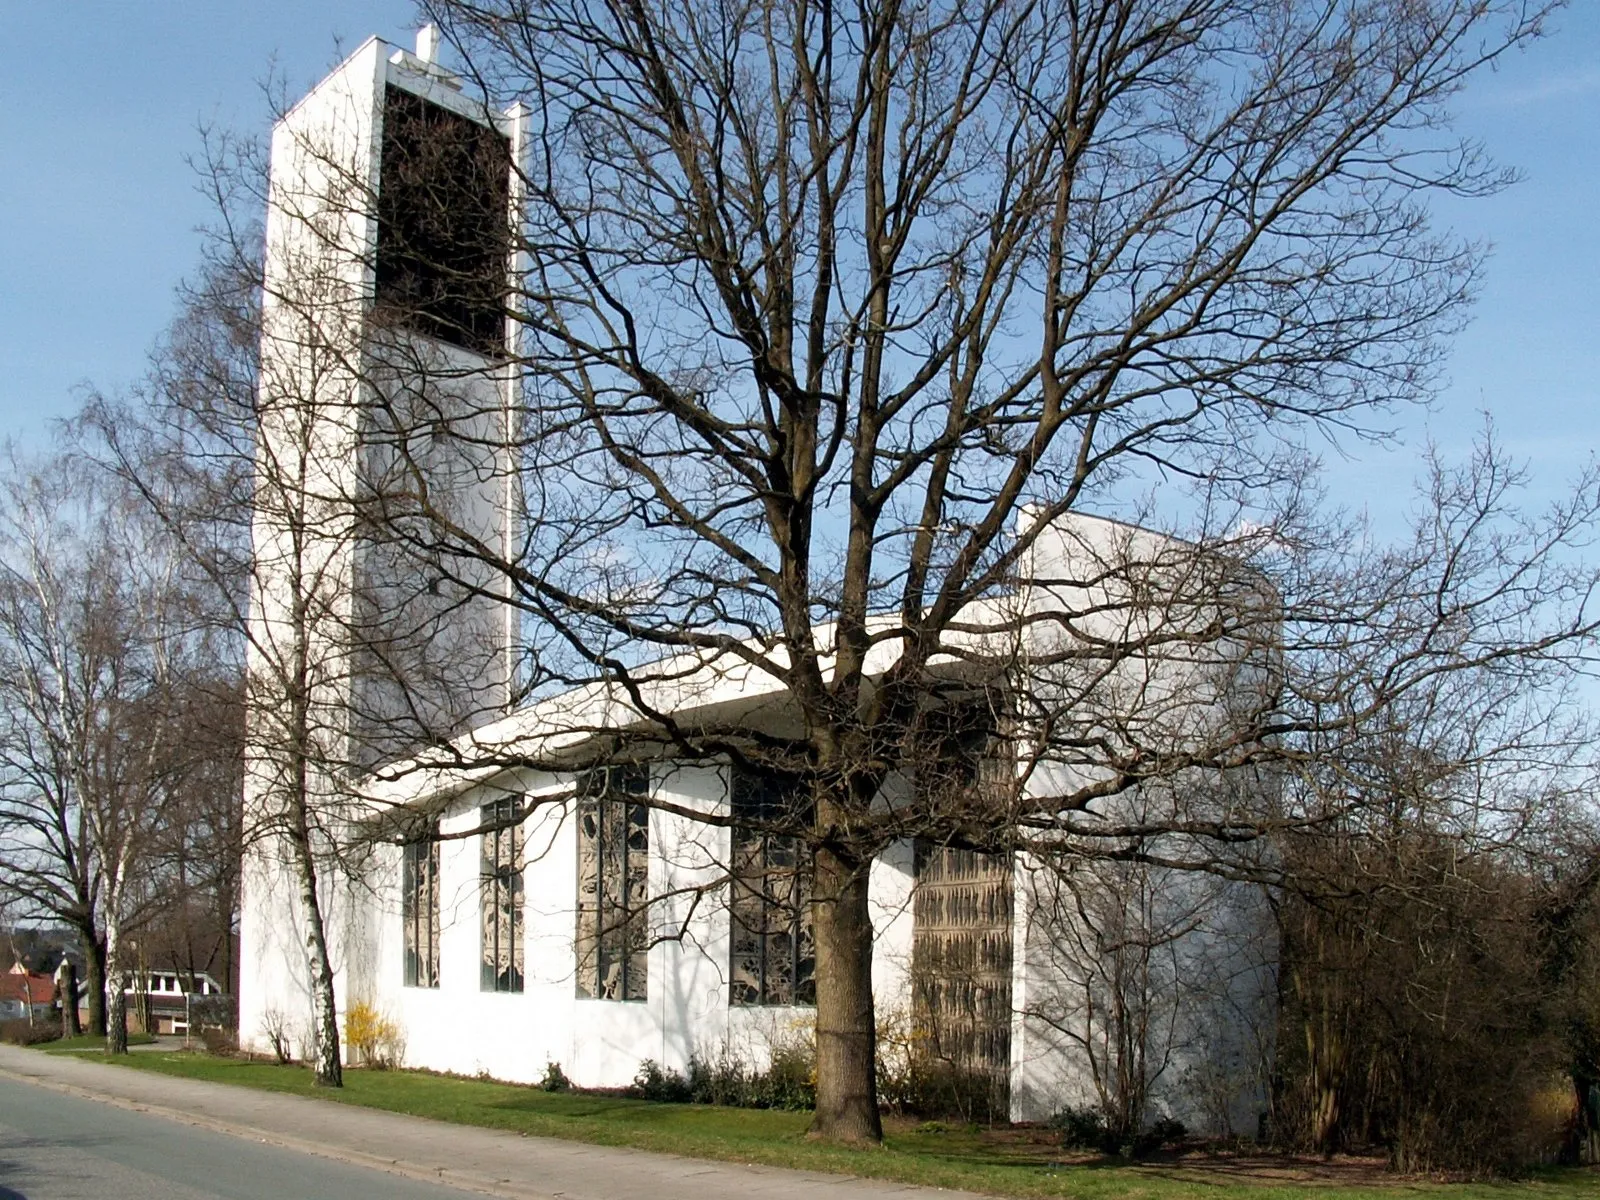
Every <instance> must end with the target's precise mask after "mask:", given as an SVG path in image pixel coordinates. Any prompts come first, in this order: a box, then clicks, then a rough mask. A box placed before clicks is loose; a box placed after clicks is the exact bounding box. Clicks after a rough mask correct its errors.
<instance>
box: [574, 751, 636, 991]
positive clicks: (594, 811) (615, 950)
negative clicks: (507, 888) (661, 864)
mask: <svg viewBox="0 0 1600 1200" xmlns="http://www.w3.org/2000/svg"><path fill="white" fill-rule="evenodd" d="M649 779H650V776H649V771H648V769H647V768H645V767H642V766H637V765H618V766H610V767H603V768H601V769H600V770H598V771H591V772H590V773H589V774H588V775H587V776H585V777H584V779H583V781H582V783H581V784H580V786H579V792H578V937H577V951H578V995H580V996H590V997H593V998H595V999H598V1000H643V999H645V997H646V995H647V987H648V982H649V977H648V964H649V957H650V956H649V948H650V938H649V927H648V924H647V912H646V909H647V906H648V904H649V900H650V821H649V809H648V808H647V807H646V806H645V804H644V802H643V798H644V796H645V794H646V792H647V791H648V789H649Z"/></svg>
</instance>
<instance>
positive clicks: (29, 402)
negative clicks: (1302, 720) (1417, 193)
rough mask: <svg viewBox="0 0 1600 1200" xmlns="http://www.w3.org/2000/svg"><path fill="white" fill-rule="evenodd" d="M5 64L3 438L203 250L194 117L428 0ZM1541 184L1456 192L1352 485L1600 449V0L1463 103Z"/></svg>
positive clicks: (36, 10) (101, 354)
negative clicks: (1457, 242)
mask: <svg viewBox="0 0 1600 1200" xmlns="http://www.w3.org/2000/svg"><path fill="white" fill-rule="evenodd" d="M0 12H3V13H4V15H5V20H6V26H7V35H8V36H7V41H8V46H7V55H6V66H5V70H4V71H3V72H0V436H15V437H19V438H21V439H23V440H25V441H31V440H33V439H35V438H37V437H38V436H39V435H40V434H41V432H42V431H43V430H44V429H45V428H46V424H47V422H48V421H49V420H50V419H51V418H52V417H59V416H64V415H66V414H68V413H70V412H71V411H72V410H73V409H74V408H75V406H76V403H77V395H78V391H79V389H81V388H82V387H84V386H86V385H91V384H92V385H94V386H97V387H100V388H104V389H108V390H116V389H118V388H121V387H123V386H126V385H127V384H128V383H129V382H130V381H132V380H133V379H135V378H136V377H137V376H138V375H139V374H140V372H141V371H142V370H143V367H144V362H145V355H146V353H147V351H148V349H149V347H150V345H151V342H152V341H153V339H154V338H155V337H157V336H158V335H159V333H160V332H161V330H162V328H163V327H164V326H165V324H166V323H167V321H168V319H169V318H170V316H171V314H172V309H173V288H174V285H175V284H176V283H177V282H178V280H179V279H180V278H181V277H182V276H183V275H184V274H185V273H186V272H188V271H189V270H190V269H191V268H192V266H193V265H194V263H195V255H196V248H197V245H198V239H197V237H196V235H195V227H196V226H198V225H199V224H201V223H202V222H204V221H205V220H206V219H207V202H206V200H205V198H204V197H203V196H202V195H201V194H200V193H199V191H198V190H197V186H196V184H197V178H196V176H195V174H194V172H193V170H192V169H191V168H190V167H189V166H188V165H187V163H186V157H187V156H189V155H192V154H193V153H195V151H196V150H197V148H198V146H199V138H198V135H197V132H196V130H197V126H198V125H199V124H200V123H201V122H211V123H215V124H217V125H220V126H223V127H229V128H233V129H238V130H241V131H259V130H261V129H262V128H264V126H265V123H266V121H267V117H268V110H269V106H268V103H267V100H266V98H265V95H264V94H263V91H262V89H261V81H262V80H263V79H264V78H265V77H266V76H267V75H268V73H269V72H271V71H276V72H277V73H279V74H280V75H281V77H282V78H283V79H284V80H285V81H286V82H287V84H288V86H289V88H290V90H291V91H293V92H296V93H298V92H300V91H302V90H304V88H305V87H306V86H308V85H309V84H310V83H312V82H313V81H315V80H316V79H317V78H318V77H319V76H320V75H321V74H323V72H324V71H325V70H326V69H327V68H328V67H329V66H330V65H331V64H332V63H333V62H335V61H336V60H337V59H338V58H340V57H341V56H342V54H343V53H344V52H347V51H348V50H350V49H353V48H354V46H355V45H357V44H358V43H359V42H360V41H361V40H362V39H363V38H364V37H366V35H367V34H369V33H377V34H379V35H380V36H383V37H386V38H388V39H390V40H392V41H408V40H409V37H410V32H409V31H410V30H411V28H412V26H413V15H412V11H411V5H410V3H409V0H321V2H317V0H272V2H270V3H262V2H259V0H233V2H231V3H224V2H221V0H186V2H183V3H178V2H175V0H72V2H71V3H45V2H43V0H10V2H9V3H5V4H3V5H0ZM1457 112H1458V116H1459V121H1458V127H1459V128H1460V129H1461V130H1462V131H1463V132H1466V133H1468V134H1470V135H1473V136H1476V137H1479V138H1481V139H1482V140H1483V141H1484V142H1485V143H1486V144H1487V146H1488V148H1489V149H1490V151H1491V152H1492V153H1493V154H1494V155H1495V156H1496V157H1497V158H1498V159H1500V160H1501V161H1502V162H1505V163H1507V164H1509V165H1512V166H1515V167H1517V168H1519V169H1520V170H1521V171H1522V172H1523V173H1524V176H1525V178H1524V181H1523V182H1522V183H1520V184H1519V185H1517V186H1516V187H1515V188H1513V189H1511V190H1510V191H1509V192H1507V193H1504V194H1502V195H1500V196H1497V197H1494V198H1492V199H1488V200H1480V201H1472V202H1454V201H1452V202H1449V203H1443V204H1439V205H1438V206H1437V211H1438V214H1439V218H1440V220H1441V221H1443V222H1445V223H1447V224H1449V225H1451V226H1452V227H1454V228H1456V229H1458V230H1460V231H1462V232H1465V233H1467V234H1469V235H1471V236H1473V237H1477V238H1482V239H1484V240H1486V241H1489V242H1492V243H1493V244H1494V247H1495V251H1494V255H1493V257H1492V259H1491V260H1490V262H1489V264H1488V273H1487V278H1486V281H1485V285H1484V288H1483V293H1482V298H1481V300H1480V302H1479V305H1478V307H1477V310H1476V314H1475V317H1474V320H1473V323H1472V325H1471V327H1470V328H1469V329H1468V331H1467V332H1466V334H1465V335H1464V336H1463V337H1462V338H1461V339H1460V341H1459V342H1458V344H1457V347H1456V350H1455V353H1454V356H1453V359H1452V362H1451V364H1450V376H1451V384H1450V386H1449V388H1448V390H1447V391H1446V393H1445V394H1444V395H1443V397H1441V399H1440V401H1439V404H1438V405H1437V407H1436V408H1435V410H1434V411H1433V412H1431V413H1429V414H1415V415H1413V416H1411V417H1409V418H1407V420H1406V429H1405V432H1406V435H1407V436H1406V439H1405V442H1404V444H1403V445H1402V446H1401V447H1400V448H1398V449H1391V450H1373V449H1362V450H1360V452H1359V454H1357V455H1356V456H1355V457H1352V458H1350V459H1348V460H1340V459H1338V458H1337V457H1334V456H1332V455H1330V456H1329V459H1330V461H1329V466H1330V482H1331V483H1332V484H1333V488H1334V494H1335V495H1336V496H1338V497H1339V498H1341V499H1345V500H1349V501H1353V502H1355V503H1371V504H1372V505H1373V506H1374V507H1375V508H1377V509H1379V510H1380V511H1381V510H1383V509H1384V508H1385V507H1388V508H1391V509H1392V508H1394V507H1395V506H1396V505H1403V504H1404V501H1405V495H1406V486H1405V484H1406V481H1407V480H1409V479H1410V477H1411V476H1412V473H1413V467H1414V460H1415V454H1416V447H1417V446H1418V444H1419V443H1420V440H1421V438H1422V437H1424V436H1431V437H1433V438H1434V439H1435V440H1437V441H1438V442H1439V443H1440V444H1441V445H1442V446H1443V447H1444V448H1445V449H1446V450H1454V449H1459V448H1463V447H1464V446H1465V445H1466V444H1467V443H1468V442H1469V441H1470V439H1471V436H1472V435H1473V434H1474V433H1475V432H1476V431H1477V429H1478V427H1479V423H1480V417H1479V414H1480V413H1481V412H1484V411H1487V412H1489V413H1491V414H1493V416H1494V419H1495V421H1496V424H1497V426H1498V428H1499V431H1500V435H1501V437H1502V440H1503V441H1504V443H1505V444H1506V445H1507V446H1508V447H1509V448H1510V449H1511V450H1512V451H1513V452H1514V453H1515V454H1516V455H1517V456H1519V457H1520V458H1522V459H1523V460H1525V461H1526V462H1527V464H1528V465H1529V467H1530V469H1531V470H1532V471H1533V473H1534V474H1535V476H1536V478H1537V480H1538V481H1539V483H1540V484H1541V485H1542V486H1541V490H1543V487H1550V488H1552V489H1553V488H1554V487H1555V486H1556V485H1557V484H1558V482H1559V480H1560V479H1562V478H1564V477H1566V476H1568V475H1569V474H1570V473H1571V472H1572V471H1573V470H1575V469H1576V468H1577V467H1578V466H1580V465H1581V464H1582V462H1583V461H1584V460H1585V459H1586V458H1587V457H1588V456H1589V455H1590V454H1591V453H1592V452H1593V451H1594V449H1595V447H1596V445H1597V443H1600V403H1597V401H1600V384H1597V382H1596V380H1597V378H1600V321H1597V318H1600V286H1597V284H1596V281H1595V276H1596V272H1597V271H1600V225H1597V221H1596V217H1595V211H1596V205H1595V194H1596V190H1597V188H1600V4H1596V3H1593V0H1579V4H1578V6H1577V7H1576V8H1575V9H1573V10H1569V11H1567V12H1565V13H1562V14H1560V16H1559V18H1558V20H1557V28H1556V30H1555V32H1554V34H1553V35H1552V36H1551V37H1549V38H1547V39H1545V40H1544V41H1542V42H1540V43H1538V44H1536V45H1535V46H1534V47H1533V48H1532V49H1531V50H1529V51H1528V52H1526V53H1523V54H1520V55H1517V56H1516V57H1515V58H1513V59H1512V60H1510V61H1508V62H1507V63H1506V64H1505V65H1504V66H1503V67H1502V68H1501V69H1500V70H1499V71H1497V72H1495V73H1492V74H1486V75H1483V76H1481V77H1479V78H1478V79H1477V80H1476V81H1475V83H1474V84H1473V85H1472V87H1471V88H1470V89H1469V91H1468V92H1467V93H1466V94H1464V95H1463V96H1462V97H1461V98H1460V101H1459V103H1458V105H1457Z"/></svg>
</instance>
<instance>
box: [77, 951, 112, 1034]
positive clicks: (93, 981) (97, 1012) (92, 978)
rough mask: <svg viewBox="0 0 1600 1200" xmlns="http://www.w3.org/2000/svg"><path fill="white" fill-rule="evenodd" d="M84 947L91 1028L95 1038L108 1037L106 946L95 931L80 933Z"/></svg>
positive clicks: (84, 970) (85, 979)
mask: <svg viewBox="0 0 1600 1200" xmlns="http://www.w3.org/2000/svg"><path fill="white" fill-rule="evenodd" d="M78 939H79V941H80V943H81V944H82V946H83V973H84V984H85V986H84V996H85V998H86V999H87V1000H88V1001H89V1028H88V1029H87V1030H86V1031H85V1032H87V1033H89V1034H90V1035H91V1036H93V1037H97V1038H103V1037H105V1036H106V944H105V940H104V939H103V938H100V937H97V936H96V935H95V934H94V932H93V931H85V930H81V929H80V930H79V931H78Z"/></svg>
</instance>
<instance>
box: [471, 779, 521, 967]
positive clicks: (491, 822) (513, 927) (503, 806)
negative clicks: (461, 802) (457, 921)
mask: <svg viewBox="0 0 1600 1200" xmlns="http://www.w3.org/2000/svg"><path fill="white" fill-rule="evenodd" d="M481 816H482V824H483V868H482V874H481V877H480V878H481V882H480V883H479V892H480V895H481V903H482V915H483V975H482V987H483V990H484V991H486V992H520V991H521V990H522V799H521V797H517V796H512V797H508V798H507V799H505V800H496V801H495V802H494V803H493V804H485V805H484V806H483V809H482V812H481Z"/></svg>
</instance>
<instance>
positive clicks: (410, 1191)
mask: <svg viewBox="0 0 1600 1200" xmlns="http://www.w3.org/2000/svg"><path fill="white" fill-rule="evenodd" d="M473 1194H474V1193H471V1192H463V1191H457V1190H456V1189H454V1188H448V1187H441V1186H438V1185H435V1184H427V1183H419V1182H417V1181H415V1180H412V1179H407V1178H404V1177H402V1176H398V1175H390V1174H387V1173H386V1172H383V1171H375V1170H371V1169H368V1168H366V1167H358V1166H351V1165H348V1164H346V1163H340V1162H334V1161H331V1160H329V1159H323V1158H318V1157H316V1156H315V1155H311V1154H302V1153H300V1152H298V1151H295V1150H287V1149H284V1148H283V1147H280V1146H273V1145H270V1144H268V1143H264V1142H254V1141H248V1140H246V1139H244V1138H239V1137H232V1136H230V1135H228V1134H225V1133H215V1132H213V1131H211V1130H209V1129H197V1128H195V1127H194V1126H192V1125H185V1124H182V1123H181V1122H178V1121H172V1120H168V1119H167V1118H165V1117H156V1116H150V1115H148V1114H146V1113H140V1112H131V1111H129V1110H127V1109H124V1108H119V1107H117V1106H116V1105H112V1104H101V1103H98V1102H96V1101H93V1100H81V1099H79V1098H77V1097H76V1096H64V1095H62V1094H61V1093H59V1092H55V1091H51V1090H50V1089H48V1088H41V1087H34V1086H33V1085H31V1084H26V1083H21V1082H18V1081H16V1080H14V1079H4V1080H0V1200H113V1198H114V1200H320V1198H321V1197H335V1198H337V1200H369V1198H370V1200H379V1198H381V1200H461V1198H462V1197H465V1196H470V1195H473Z"/></svg>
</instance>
